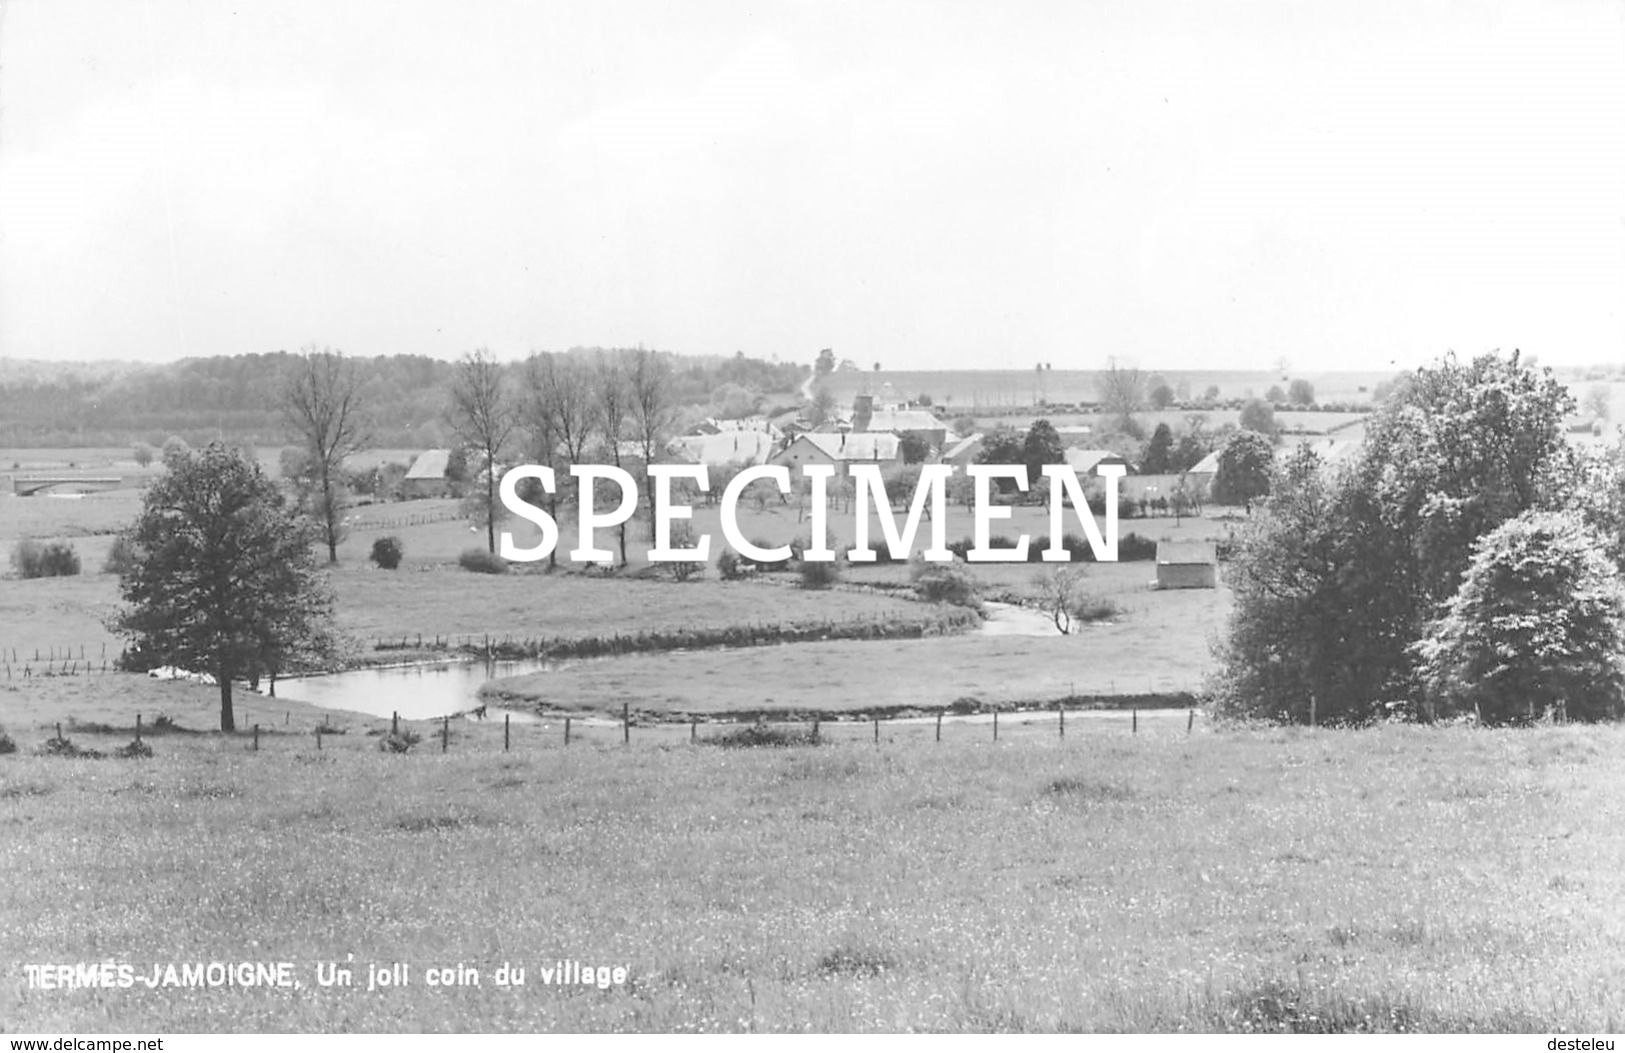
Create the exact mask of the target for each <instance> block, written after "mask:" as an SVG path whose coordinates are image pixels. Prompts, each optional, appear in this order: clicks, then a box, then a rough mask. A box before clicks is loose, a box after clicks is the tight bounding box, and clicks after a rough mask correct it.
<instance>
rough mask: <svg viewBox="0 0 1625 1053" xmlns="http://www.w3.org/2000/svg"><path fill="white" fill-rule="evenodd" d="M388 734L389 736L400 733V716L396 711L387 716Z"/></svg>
mask: <svg viewBox="0 0 1625 1053" xmlns="http://www.w3.org/2000/svg"><path fill="white" fill-rule="evenodd" d="M389 733H390V734H391V735H399V734H400V733H401V714H400V712H399V711H398V710H397V711H396V712H393V713H391V714H390V715H389Z"/></svg>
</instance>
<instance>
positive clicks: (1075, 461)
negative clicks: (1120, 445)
mask: <svg viewBox="0 0 1625 1053" xmlns="http://www.w3.org/2000/svg"><path fill="white" fill-rule="evenodd" d="M1066 463H1067V464H1068V465H1070V466H1071V468H1072V470H1073V471H1075V472H1077V473H1078V478H1080V479H1082V478H1083V477H1085V476H1091V475H1094V474H1095V465H1097V464H1121V465H1123V466H1124V467H1126V468H1127V469H1128V471H1129V474H1130V475H1132V474H1134V465H1132V464H1130V463H1129V461H1128V459H1127V458H1125V457H1123V456H1122V455H1121V454H1116V453H1113V452H1112V451H1111V450H1072V449H1069V450H1067V451H1066Z"/></svg>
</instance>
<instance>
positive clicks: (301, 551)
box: [113, 443, 332, 731]
mask: <svg viewBox="0 0 1625 1053" xmlns="http://www.w3.org/2000/svg"><path fill="white" fill-rule="evenodd" d="M167 463H168V468H169V471H168V472H166V473H165V474H164V475H162V476H160V477H159V478H158V479H156V480H155V481H154V483H153V485H152V487H151V488H150V489H149V490H148V491H147V494H146V497H145V499H144V501H143V504H142V511H141V516H140V518H139V519H137V520H136V523H135V525H134V526H133V527H132V528H131V529H130V531H129V533H128V536H129V538H130V540H131V541H132V542H133V543H134V548H135V552H136V556H135V558H134V560H133V562H132V564H131V565H130V567H129V569H128V571H127V573H125V574H124V576H123V577H122V579H121V580H120V591H121V593H122V595H123V598H124V601H125V603H126V605H127V606H126V607H125V608H124V609H123V610H122V611H121V612H120V613H119V614H118V615H117V616H116V618H115V620H114V622H113V628H114V629H115V631H118V632H122V633H124V634H126V635H127V636H128V637H129V638H130V639H131V641H132V643H133V645H134V650H135V652H136V653H137V654H138V655H140V656H141V659H142V661H143V662H144V663H147V664H149V665H173V666H179V667H181V668H184V669H192V670H198V671H207V672H209V673H211V674H213V675H214V678H215V680H216V682H218V684H219V686H220V730H221V731H234V730H236V726H237V725H236V720H235V717H234V716H233V712H232V684H233V683H234V682H235V681H237V680H240V679H251V680H255V681H257V680H258V679H259V677H260V676H261V675H262V674H269V675H272V676H274V675H275V674H276V673H277V672H278V671H279V670H281V669H284V668H286V667H287V666H288V665H289V664H291V663H292V662H293V661H294V660H296V659H297V658H298V657H300V656H302V655H305V654H308V653H311V652H315V651H319V650H320V649H322V648H323V647H324V646H325V641H326V640H327V639H328V632H329V623H330V618H331V613H332V596H331V593H330V592H329V591H328V588H327V584H326V582H325V580H324V579H323V578H322V577H321V575H320V573H319V572H318V570H317V569H316V562H315V558H314V556H313V555H312V552H311V546H312V543H313V542H314V541H315V538H314V537H313V534H312V531H311V527H310V524H309V521H308V520H306V519H305V518H303V517H301V516H299V515H297V514H296V513H294V512H293V511H292V510H290V509H289V508H288V507H287V506H286V504H285V502H284V500H283V496H282V492H281V490H280V489H278V487H277V485H276V483H275V482H274V481H272V480H271V479H270V478H268V477H267V476H266V475H265V474H264V472H263V471H261V469H260V467H259V464H258V462H256V461H254V460H253V459H251V458H248V457H245V456H244V455H243V454H242V453H240V452H239V451H237V450H233V449H228V448H227V447H226V446H224V445H222V444H220V443H215V444H213V445H210V446H209V447H207V448H205V449H203V450H201V451H196V452H191V451H188V452H186V453H177V454H175V455H174V456H173V457H171V458H170V459H169V461H168V462H167Z"/></svg>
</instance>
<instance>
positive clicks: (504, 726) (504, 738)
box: [502, 713, 513, 753]
mask: <svg viewBox="0 0 1625 1053" xmlns="http://www.w3.org/2000/svg"><path fill="white" fill-rule="evenodd" d="M512 715H513V714H511V713H504V714H502V752H503V753H507V752H508V718H509V717H511V716H512Z"/></svg>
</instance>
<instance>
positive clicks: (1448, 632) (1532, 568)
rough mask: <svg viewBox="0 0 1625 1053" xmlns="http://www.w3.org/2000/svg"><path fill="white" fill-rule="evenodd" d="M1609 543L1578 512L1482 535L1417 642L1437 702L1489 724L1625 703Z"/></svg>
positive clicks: (1574, 715) (1523, 520) (1537, 516)
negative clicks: (1458, 579) (1455, 585)
mask: <svg viewBox="0 0 1625 1053" xmlns="http://www.w3.org/2000/svg"><path fill="white" fill-rule="evenodd" d="M1601 547H1602V546H1601V543H1600V539H1599V538H1598V537H1597V536H1596V534H1595V533H1594V532H1593V531H1592V530H1591V529H1590V528H1589V527H1587V526H1586V525H1585V523H1584V522H1583V520H1582V519H1581V518H1580V516H1579V515H1578V514H1576V513H1572V512H1570V513H1558V512H1526V513H1524V514H1522V515H1520V516H1518V517H1517V518H1515V519H1509V520H1507V521H1506V522H1505V523H1502V524H1501V525H1500V526H1498V527H1496V528H1495V529H1494V530H1492V531H1490V532H1489V533H1488V534H1485V535H1484V536H1483V537H1482V538H1480V539H1479V540H1478V543H1477V544H1476V545H1475V546H1474V548H1473V558H1472V562H1471V563H1470V564H1469V565H1468V567H1467V573H1466V575H1465V576H1464V577H1463V579H1462V583H1461V588H1460V589H1458V590H1457V591H1456V593H1455V595H1454V596H1452V597H1451V598H1450V601H1449V602H1448V603H1447V604H1446V605H1445V608H1444V611H1443V613H1442V614H1441V615H1440V616H1439V617H1438V618H1437V619H1435V620H1434V621H1432V622H1430V623H1429V625H1428V631H1427V635H1425V636H1424V637H1423V638H1422V639H1421V640H1420V641H1419V642H1418V643H1417V644H1416V646H1415V651H1416V653H1417V655H1418V656H1419V658H1420V664H1419V669H1418V672H1419V673H1420V677H1421V680H1422V682H1423V685H1424V687H1425V689H1426V691H1427V693H1428V696H1429V698H1430V700H1431V701H1432V702H1433V704H1434V706H1435V707H1436V708H1437V710H1438V711H1440V712H1441V713H1449V712H1453V711H1455V712H1459V711H1464V710H1465V711H1474V710H1476V711H1477V713H1478V715H1479V717H1480V719H1482V720H1483V721H1484V722H1485V723H1487V724H1505V723H1514V722H1519V721H1523V720H1532V719H1534V718H1535V717H1538V716H1540V715H1542V714H1544V713H1546V712H1547V711H1548V710H1556V711H1560V712H1562V713H1563V715H1564V716H1565V717H1567V718H1570V719H1579V720H1602V719H1611V718H1616V717H1618V716H1619V715H1620V714H1621V712H1622V711H1625V667H1622V665H1621V661H1622V656H1625V629H1622V622H1621V618H1622V615H1625V594H1622V593H1621V591H1620V580H1619V572H1618V571H1617V570H1616V569H1615V567H1614V565H1613V563H1612V562H1610V561H1609V559H1608V557H1607V556H1605V555H1603V553H1602V551H1601Z"/></svg>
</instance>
